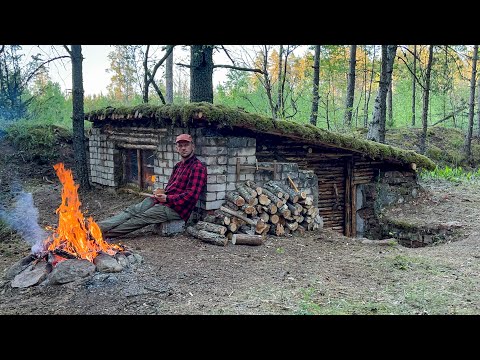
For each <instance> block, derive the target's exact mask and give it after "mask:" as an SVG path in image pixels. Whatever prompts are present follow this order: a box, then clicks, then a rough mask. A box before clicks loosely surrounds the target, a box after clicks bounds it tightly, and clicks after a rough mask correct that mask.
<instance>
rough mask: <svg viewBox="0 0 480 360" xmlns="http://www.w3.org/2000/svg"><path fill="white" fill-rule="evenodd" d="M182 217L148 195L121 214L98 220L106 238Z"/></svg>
mask: <svg viewBox="0 0 480 360" xmlns="http://www.w3.org/2000/svg"><path fill="white" fill-rule="evenodd" d="M181 219H182V218H181V217H180V215H178V214H177V212H176V211H175V210H173V209H170V208H169V207H168V206H165V205H163V204H155V202H154V201H153V199H152V198H150V197H147V198H145V199H144V200H143V201H142V202H140V203H138V204H134V205H131V206H129V207H128V208H126V209H125V210H124V211H122V212H121V213H119V214H116V215H114V216H112V217H110V218H108V219H105V220H102V221H99V222H97V224H98V226H99V227H100V229H101V230H102V234H103V237H104V238H114V237H117V236H121V235H125V234H128V233H130V232H132V231H135V230H138V229H141V228H142V227H144V226H147V225H151V224H159V223H162V222H165V221H170V220H181Z"/></svg>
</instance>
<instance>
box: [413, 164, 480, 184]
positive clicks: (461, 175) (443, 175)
mask: <svg viewBox="0 0 480 360" xmlns="http://www.w3.org/2000/svg"><path fill="white" fill-rule="evenodd" d="M420 177H421V178H422V179H426V180H432V179H443V180H447V181H451V182H456V183H459V182H470V181H478V180H480V169H478V170H476V171H467V170H464V169H463V168H462V167H454V168H451V167H449V166H448V165H447V166H445V167H443V168H442V167H436V168H435V169H434V170H432V171H428V170H424V171H421V172H420Z"/></svg>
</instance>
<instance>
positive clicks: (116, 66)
mask: <svg viewBox="0 0 480 360" xmlns="http://www.w3.org/2000/svg"><path fill="white" fill-rule="evenodd" d="M137 50H138V45H114V50H113V51H112V52H110V53H109V54H108V59H109V60H110V68H109V69H107V71H108V72H110V73H112V77H111V79H110V84H109V85H108V87H107V88H108V91H109V93H110V96H112V97H113V98H115V99H117V100H119V101H123V102H128V101H131V100H132V99H133V97H134V95H135V88H137V89H142V88H143V84H142V83H141V81H140V75H139V71H138V70H137V54H136V52H137Z"/></svg>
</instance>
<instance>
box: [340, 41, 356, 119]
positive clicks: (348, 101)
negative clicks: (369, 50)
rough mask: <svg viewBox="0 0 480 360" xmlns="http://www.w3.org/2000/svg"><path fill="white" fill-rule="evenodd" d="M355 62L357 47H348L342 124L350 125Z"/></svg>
mask: <svg viewBox="0 0 480 360" xmlns="http://www.w3.org/2000/svg"><path fill="white" fill-rule="evenodd" d="M356 62H357V45H351V46H350V67H349V71H348V83H347V97H346V100H345V115H344V120H343V123H344V124H345V125H347V126H350V125H352V109H353V99H354V95H355V64H356Z"/></svg>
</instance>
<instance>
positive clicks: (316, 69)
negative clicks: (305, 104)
mask: <svg viewBox="0 0 480 360" xmlns="http://www.w3.org/2000/svg"><path fill="white" fill-rule="evenodd" d="M319 82H320V45H315V55H314V58H313V94H312V113H311V115H310V124H312V125H314V126H317V116H318V83H319ZM479 121H480V120H479Z"/></svg>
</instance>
